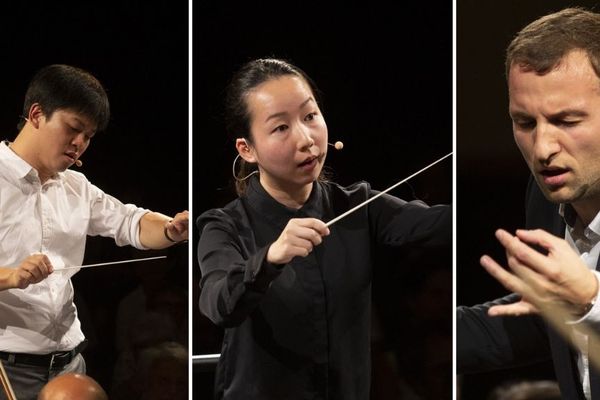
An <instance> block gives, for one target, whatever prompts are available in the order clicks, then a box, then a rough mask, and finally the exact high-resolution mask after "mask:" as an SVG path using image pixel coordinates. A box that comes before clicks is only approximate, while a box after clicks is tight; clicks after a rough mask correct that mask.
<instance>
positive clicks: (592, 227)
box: [558, 203, 600, 236]
mask: <svg viewBox="0 0 600 400" xmlns="http://www.w3.org/2000/svg"><path fill="white" fill-rule="evenodd" d="M558 213H559V214H560V216H561V217H562V218H563V220H564V221H565V223H566V224H567V227H568V229H569V231H570V232H571V233H573V231H574V230H575V228H576V227H577V223H578V222H579V223H580V224H581V220H579V218H578V216H577V212H576V211H575V209H574V208H573V206H572V205H571V204H567V203H561V204H560V206H559V207H558ZM582 230H583V231H584V234H585V235H586V236H588V234H587V233H585V232H587V231H588V230H589V231H592V232H593V233H594V234H596V236H600V213H598V214H596V216H595V217H594V219H593V220H592V222H590V224H589V225H588V226H587V227H582Z"/></svg>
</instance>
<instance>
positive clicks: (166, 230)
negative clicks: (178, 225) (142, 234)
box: [163, 220, 179, 243]
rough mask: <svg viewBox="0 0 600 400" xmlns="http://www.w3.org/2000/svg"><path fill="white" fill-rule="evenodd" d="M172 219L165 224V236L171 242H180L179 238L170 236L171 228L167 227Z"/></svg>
mask: <svg viewBox="0 0 600 400" xmlns="http://www.w3.org/2000/svg"><path fill="white" fill-rule="evenodd" d="M172 221H173V220H170V221H169V222H167V223H166V224H165V228H164V230H163V232H164V234H165V237H166V238H167V240H168V241H169V242H171V243H179V242H178V241H177V240H173V239H172V238H171V236H169V230H168V229H167V226H169V224H170V223H171V222H172Z"/></svg>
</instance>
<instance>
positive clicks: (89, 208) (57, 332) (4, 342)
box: [0, 142, 148, 354]
mask: <svg viewBox="0 0 600 400" xmlns="http://www.w3.org/2000/svg"><path fill="white" fill-rule="evenodd" d="M146 212H148V211H147V210H144V209H141V208H138V207H136V206H134V205H132V204H126V205H124V204H123V203H121V202H120V201H119V200H117V199H115V198H114V197H111V196H109V195H107V194H105V193H104V192H103V191H102V190H100V189H98V188H97V187H96V186H94V185H92V184H91V183H90V182H89V181H88V180H87V179H86V178H85V176H84V175H83V174H81V173H79V172H75V171H71V170H66V171H64V172H61V173H58V174H57V175H56V176H54V177H53V178H51V179H49V180H47V181H46V182H45V183H44V184H42V183H41V182H40V179H39V177H38V173H37V171H36V170H35V169H33V168H32V167H31V166H30V165H29V164H28V163H27V162H25V161H24V160H23V159H21V158H20V157H19V156H17V154H16V153H14V152H13V151H12V150H11V149H10V148H9V147H8V145H7V142H2V143H0V266H1V267H8V268H15V267H17V266H19V265H20V264H21V262H22V261H23V260H24V259H25V258H27V257H28V256H29V255H31V254H34V253H43V254H46V255H47V256H48V258H49V259H50V261H51V262H52V264H53V266H54V267H55V268H58V267H61V266H77V265H81V264H82V261H83V255H84V250H85V241H86V236H87V235H92V236H95V235H101V236H108V237H112V238H114V239H115V241H116V243H117V244H118V245H120V246H123V245H128V244H129V245H132V246H134V247H137V248H143V246H142V244H141V243H140V240H139V221H140V218H141V217H142V216H143V215H144V214H145V213H146ZM77 271H78V270H77V269H75V270H67V271H55V272H54V273H52V274H50V275H49V276H48V278H47V279H45V280H43V281H42V282H39V283H36V284H33V285H29V287H27V288H26V289H10V290H5V291H0V351H6V352H15V353H32V354H45V353H49V352H53V351H64V350H71V349H73V348H74V347H75V346H77V344H79V343H80V342H81V341H82V340H83V339H84V335H83V333H82V332H81V327H80V323H79V319H78V318H77V309H76V307H75V304H74V303H73V286H72V284H71V279H70V278H71V276H72V275H73V274H74V273H75V272H77Z"/></svg>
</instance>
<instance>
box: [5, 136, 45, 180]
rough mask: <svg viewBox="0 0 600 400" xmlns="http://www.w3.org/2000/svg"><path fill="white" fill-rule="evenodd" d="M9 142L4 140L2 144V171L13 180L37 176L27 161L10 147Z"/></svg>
mask: <svg viewBox="0 0 600 400" xmlns="http://www.w3.org/2000/svg"><path fill="white" fill-rule="evenodd" d="M9 144H10V143H9V142H8V141H7V140H4V141H2V142H1V143H0V163H2V164H3V167H2V170H3V172H4V174H5V175H6V176H7V177H10V178H12V179H13V180H19V179H23V178H26V177H28V176H37V171H36V170H35V169H34V168H33V167H32V166H31V165H29V164H28V163H27V162H26V161H25V160H23V159H22V158H21V157H19V156H18V155H17V153H15V152H14V151H12V149H11V148H10V147H8V146H9Z"/></svg>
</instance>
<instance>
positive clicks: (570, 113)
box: [509, 109, 589, 120]
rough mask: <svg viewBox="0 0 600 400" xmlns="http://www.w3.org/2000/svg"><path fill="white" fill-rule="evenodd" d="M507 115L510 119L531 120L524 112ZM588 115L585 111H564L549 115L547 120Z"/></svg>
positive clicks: (513, 112) (510, 112)
mask: <svg viewBox="0 0 600 400" xmlns="http://www.w3.org/2000/svg"><path fill="white" fill-rule="evenodd" d="M509 114H510V117H511V118H512V119H532V118H533V117H532V116H531V115H529V114H527V113H525V112H522V111H509ZM588 115H589V114H588V112H587V111H583V110H579V109H566V110H562V111H559V112H557V113H554V114H550V115H549V116H548V119H550V120H555V119H562V118H566V117H586V116H588Z"/></svg>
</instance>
